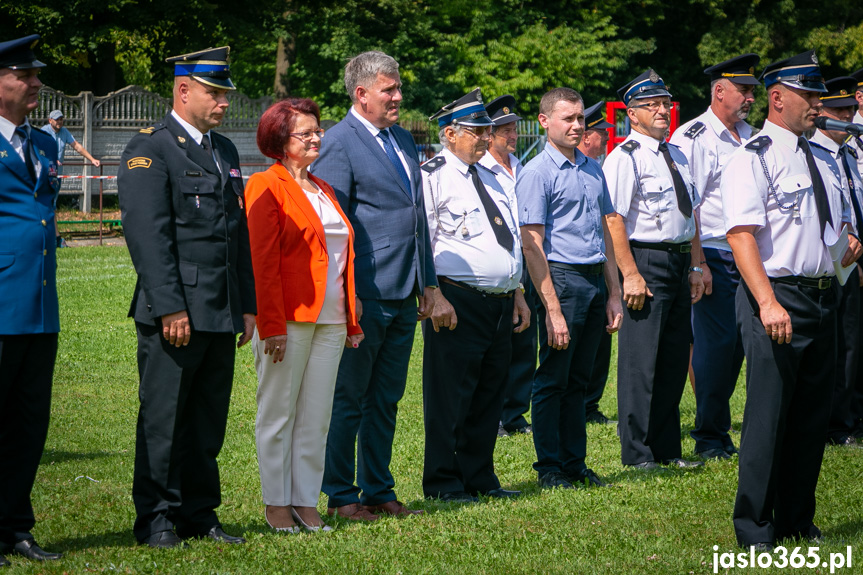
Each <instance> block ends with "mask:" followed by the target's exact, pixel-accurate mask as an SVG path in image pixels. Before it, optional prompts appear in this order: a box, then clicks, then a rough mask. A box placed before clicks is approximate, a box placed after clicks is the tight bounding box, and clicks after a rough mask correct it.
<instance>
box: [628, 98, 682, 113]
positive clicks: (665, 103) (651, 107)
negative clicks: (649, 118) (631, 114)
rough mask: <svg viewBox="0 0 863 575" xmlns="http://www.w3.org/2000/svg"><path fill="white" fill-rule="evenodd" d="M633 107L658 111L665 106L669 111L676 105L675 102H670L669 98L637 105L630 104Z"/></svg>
mask: <svg viewBox="0 0 863 575" xmlns="http://www.w3.org/2000/svg"><path fill="white" fill-rule="evenodd" d="M630 107H631V108H647V109H648V111H650V112H652V113H656V112H658V111H659V109H660V108H662V107H665V109H666V110H668V111H669V112H670V111H671V110H673V109H674V108H675V107H676V106H675V105H674V102H669V101H667V100H662V101H660V102H646V103H644V104H638V105H637V106H630Z"/></svg>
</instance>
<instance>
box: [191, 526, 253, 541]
mask: <svg viewBox="0 0 863 575" xmlns="http://www.w3.org/2000/svg"><path fill="white" fill-rule="evenodd" d="M200 537H207V538H209V539H212V540H213V541H219V542H220V543H227V544H229V545H239V544H240V543H245V542H246V540H245V539H243V538H242V537H234V536H233V535H228V534H227V533H225V531H224V530H223V529H222V526H221V525H213V526H212V527H210V530H209V531H207V532H206V533H203V534H201V535H200Z"/></svg>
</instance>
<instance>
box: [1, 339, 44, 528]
mask: <svg viewBox="0 0 863 575" xmlns="http://www.w3.org/2000/svg"><path fill="white" fill-rule="evenodd" d="M56 357H57V334H56V333H46V334H25V335H0V462H2V463H0V466H2V471H0V544H10V545H11V544H14V543H15V542H16V541H20V540H22V539H27V538H29V537H30V530H31V529H32V528H33V526H34V525H35V524H36V519H35V517H34V516H33V506H32V505H31V503H30V493H31V491H32V490H33V483H34V481H35V480H36V471H37V470H38V469H39V460H40V459H41V458H42V451H43V449H44V448H45V438H46V437H47V435H48V422H49V419H50V415H51V382H52V379H53V376H54V361H55V359H56Z"/></svg>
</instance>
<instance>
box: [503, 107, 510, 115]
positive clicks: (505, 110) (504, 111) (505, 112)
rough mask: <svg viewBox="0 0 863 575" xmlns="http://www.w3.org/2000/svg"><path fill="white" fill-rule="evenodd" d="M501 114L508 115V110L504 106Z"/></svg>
mask: <svg viewBox="0 0 863 575" xmlns="http://www.w3.org/2000/svg"><path fill="white" fill-rule="evenodd" d="M503 113H504V114H509V108H507V107H506V106H504V107H503Z"/></svg>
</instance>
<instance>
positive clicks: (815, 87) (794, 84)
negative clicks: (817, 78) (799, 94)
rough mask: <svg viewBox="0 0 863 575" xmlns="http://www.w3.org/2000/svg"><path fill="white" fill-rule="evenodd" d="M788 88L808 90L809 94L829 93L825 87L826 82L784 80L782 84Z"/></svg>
mask: <svg viewBox="0 0 863 575" xmlns="http://www.w3.org/2000/svg"><path fill="white" fill-rule="evenodd" d="M781 83H782V84H785V85H786V86H789V87H791V88H796V89H798V90H806V91H807V92H823V93H826V92H827V86H825V85H824V82H807V81H805V80H804V81H802V82H801V81H798V80H783V81H782V82H781Z"/></svg>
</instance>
